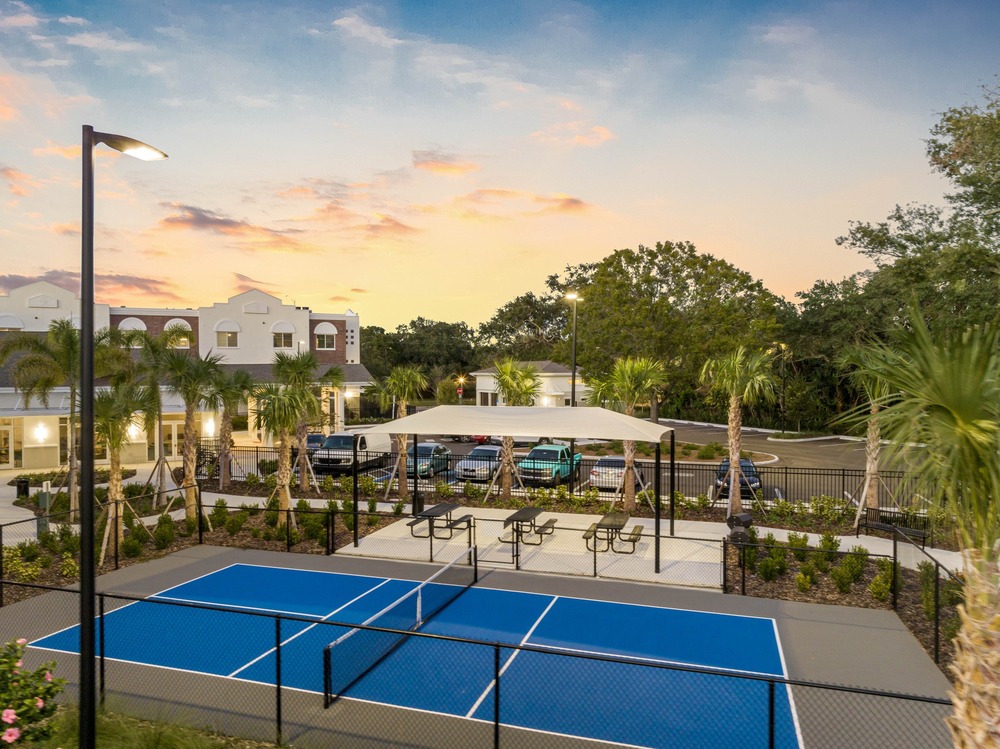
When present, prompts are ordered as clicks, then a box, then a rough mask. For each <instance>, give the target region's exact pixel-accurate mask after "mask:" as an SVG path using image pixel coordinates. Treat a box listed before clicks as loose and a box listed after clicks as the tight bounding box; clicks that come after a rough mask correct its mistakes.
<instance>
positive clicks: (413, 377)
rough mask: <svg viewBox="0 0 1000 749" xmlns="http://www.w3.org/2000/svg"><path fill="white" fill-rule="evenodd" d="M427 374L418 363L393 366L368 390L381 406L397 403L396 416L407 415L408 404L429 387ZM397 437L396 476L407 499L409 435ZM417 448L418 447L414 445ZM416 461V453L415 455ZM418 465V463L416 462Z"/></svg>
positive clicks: (400, 494)
mask: <svg viewBox="0 0 1000 749" xmlns="http://www.w3.org/2000/svg"><path fill="white" fill-rule="evenodd" d="M427 383H428V381H427V376H426V375H424V373H423V372H422V371H421V370H420V367H418V366H416V365H401V366H398V367H393V368H392V371H391V372H389V375H388V376H387V377H386V378H385V379H384V380H376V381H375V383H374V384H373V385H372V386H371V387H369V388H368V390H367V392H368V393H369V394H373V395H374V396H375V398H376V400H377V401H378V404H379V407H380V408H391V406H392V403H393V402H394V401H395V403H396V414H395V418H397V419H401V418H403V417H404V416H406V406H407V404H409V402H410V401H412V400H416V399H417V398H419V397H420V395H421V394H423V392H424V391H425V390H426V389H427ZM395 437H396V453H397V455H398V457H397V463H396V476H397V480H398V482H399V496H400V498H401V499H406V498H407V497H409V496H410V488H409V487H408V486H407V485H406V441H407V438H408V437H409V435H406V434H397V435H395ZM414 450H416V447H414ZM413 458H414V461H416V455H414V456H413ZM414 465H416V463H414Z"/></svg>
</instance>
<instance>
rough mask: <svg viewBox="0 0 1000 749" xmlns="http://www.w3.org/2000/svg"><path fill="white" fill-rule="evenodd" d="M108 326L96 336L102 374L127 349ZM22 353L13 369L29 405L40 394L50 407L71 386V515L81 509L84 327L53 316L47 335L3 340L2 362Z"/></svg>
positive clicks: (97, 370)
mask: <svg viewBox="0 0 1000 749" xmlns="http://www.w3.org/2000/svg"><path fill="white" fill-rule="evenodd" d="M108 339H109V333H108V330H107V329H104V330H100V331H98V332H97V333H96V334H95V336H94V369H95V373H96V374H97V375H98V376H102V375H104V374H106V373H108V372H109V371H111V370H113V369H115V368H116V367H117V366H119V364H120V362H121V358H122V356H123V355H124V354H123V352H122V351H121V350H120V349H118V348H117V347H115V346H111V345H109V340H108ZM15 354H22V356H20V357H19V358H18V359H17V360H16V361H15V362H14V364H13V367H12V368H11V373H12V376H13V378H14V383H15V385H16V386H17V389H18V390H20V391H21V393H22V394H23V395H24V400H25V404H26V405H30V404H31V401H32V400H33V399H34V398H38V400H39V401H41V403H42V405H43V406H45V407H46V408H47V407H48V405H49V395H50V394H51V393H52V391H53V390H54V389H55V388H57V387H66V388H68V389H69V418H68V427H69V428H68V434H67V452H68V454H67V463H68V467H69V501H70V512H71V518H73V519H75V518H76V514H77V511H78V510H79V504H80V499H79V497H80V495H79V490H78V488H77V470H78V467H77V451H76V445H77V434H76V433H77V423H76V422H77V416H76V414H77V403H78V401H79V394H80V331H79V330H78V329H77V328H76V327H75V326H74V325H73V323H72V321H71V320H69V319H61V320H53V321H52V322H51V323H50V324H49V329H48V332H47V333H46V334H45V336H40V335H38V334H35V333H14V334H11V335H7V336H4V337H3V338H2V340H0V366H3V365H4V364H6V363H7V361H8V360H9V359H10V357H11V356H13V355H15Z"/></svg>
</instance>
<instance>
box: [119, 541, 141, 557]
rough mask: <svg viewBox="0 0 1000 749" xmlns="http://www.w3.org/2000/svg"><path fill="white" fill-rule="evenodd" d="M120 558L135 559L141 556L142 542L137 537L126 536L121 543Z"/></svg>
mask: <svg viewBox="0 0 1000 749" xmlns="http://www.w3.org/2000/svg"><path fill="white" fill-rule="evenodd" d="M121 552H122V556H124V557H127V558H128V559H135V558H137V557H141V556H142V541H140V540H139V537H138V536H126V537H125V540H124V541H122V547H121Z"/></svg>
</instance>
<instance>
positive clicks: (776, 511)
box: [771, 499, 795, 520]
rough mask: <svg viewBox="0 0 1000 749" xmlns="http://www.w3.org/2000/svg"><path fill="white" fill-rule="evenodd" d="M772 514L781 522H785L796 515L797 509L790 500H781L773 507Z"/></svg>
mask: <svg viewBox="0 0 1000 749" xmlns="http://www.w3.org/2000/svg"><path fill="white" fill-rule="evenodd" d="M771 514H772V515H773V516H774V517H775V518H777V519H779V520H784V519H786V518H790V517H792V516H793V515H794V514H795V507H794V506H793V505H792V503H791V502H789V501H788V500H785V499H779V500H777V501H775V503H774V504H773V505H772V506H771Z"/></svg>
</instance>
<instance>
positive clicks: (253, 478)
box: [243, 473, 260, 489]
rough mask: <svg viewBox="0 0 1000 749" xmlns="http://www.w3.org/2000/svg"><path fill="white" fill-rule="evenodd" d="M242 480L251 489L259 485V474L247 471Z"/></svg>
mask: <svg viewBox="0 0 1000 749" xmlns="http://www.w3.org/2000/svg"><path fill="white" fill-rule="evenodd" d="M243 481H244V482H245V483H246V485H247V486H248V487H249V488H251V489H254V488H256V487H258V486H260V476H258V475H257V474H256V473H248V474H247V476H246V478H245V479H243Z"/></svg>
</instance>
